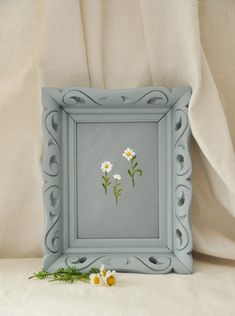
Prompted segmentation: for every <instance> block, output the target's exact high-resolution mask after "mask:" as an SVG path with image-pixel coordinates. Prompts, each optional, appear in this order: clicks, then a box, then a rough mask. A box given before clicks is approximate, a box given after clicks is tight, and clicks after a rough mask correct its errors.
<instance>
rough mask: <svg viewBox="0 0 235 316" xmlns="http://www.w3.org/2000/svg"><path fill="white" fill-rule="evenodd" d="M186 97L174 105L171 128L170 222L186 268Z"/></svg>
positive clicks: (188, 251) (189, 193)
mask: <svg viewBox="0 0 235 316" xmlns="http://www.w3.org/2000/svg"><path fill="white" fill-rule="evenodd" d="M188 101H189V98H184V97H182V100H181V101H180V102H178V104H176V105H175V106H174V108H173V120H174V122H173V128H174V149H173V159H174V160H175V163H174V166H175V168H174V172H175V173H174V187H173V205H174V210H173V217H174V218H173V222H174V232H173V234H174V254H175V255H176V257H178V258H179V259H183V260H182V261H183V263H184V264H185V265H186V268H188V269H191V266H192V255H191V253H192V237H191V235H192V232H191V224H190V208H191V200H192V185H191V174H192V165H191V157H190V148H189V146H190V126H189V122H188V114H187V112H188Z"/></svg>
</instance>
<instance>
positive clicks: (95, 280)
mask: <svg viewBox="0 0 235 316" xmlns="http://www.w3.org/2000/svg"><path fill="white" fill-rule="evenodd" d="M90 283H91V284H93V285H103V284H104V285H108V286H113V285H116V284H117V278H116V271H114V270H113V271H111V270H107V269H106V268H105V266H104V265H103V264H102V265H101V267H100V272H99V273H93V274H91V275H90Z"/></svg>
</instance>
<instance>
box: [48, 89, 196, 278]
mask: <svg viewBox="0 0 235 316" xmlns="http://www.w3.org/2000/svg"><path fill="white" fill-rule="evenodd" d="M190 97H191V87H189V86H180V87H176V88H174V89H169V88H164V87H146V88H136V89H128V90H103V89H93V88H66V89H64V90H61V89H57V88H49V87H45V88H42V103H43V107H44V111H43V131H44V156H43V178H44V187H43V197H44V210H45V230H44V237H43V250H44V259H43V268H44V269H45V270H48V271H53V270H55V269H57V268H60V267H68V266H73V267H76V268H77V269H78V270H80V271H84V272H86V271H88V270H89V269H90V268H91V267H100V265H101V264H102V263H103V264H105V265H106V266H107V267H108V268H110V269H115V270H117V271H121V272H143V273H169V272H176V273H182V274H189V273H191V272H192V255H191V252H192V232H191V219H190V208H191V199H192V186H191V173H192V165H191V158H190V149H189V144H190V126H189V121H188V115H187V112H188V104H189V100H190ZM130 121H131V122H157V124H158V132H159V139H158V141H159V147H160V149H161V150H160V151H159V169H158V170H159V179H161V181H162V182H161V185H160V187H161V190H162V191H161V192H160V194H159V198H160V202H159V203H160V210H161V211H160V213H159V220H160V227H159V229H160V233H159V238H158V239H157V240H155V239H154V238H152V239H149V240H146V239H145V240H142V239H141V238H137V239H135V240H127V239H125V240H122V239H115V240H109V239H103V240H95V239H90V240H89V239H88V240H86V241H84V240H78V239H76V238H75V231H74V230H73V228H72V227H73V226H74V225H73V216H74V215H73V214H74V212H75V210H76V199H75V186H76V181H75V176H74V174H75V168H76V164H75V162H74V161H75V159H74V156H75V151H74V150H75V149H74V148H75V147H74V144H75V142H76V137H77V134H76V126H77V125H76V124H77V123H78V122H130Z"/></svg>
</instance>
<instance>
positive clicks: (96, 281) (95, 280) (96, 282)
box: [94, 275, 100, 284]
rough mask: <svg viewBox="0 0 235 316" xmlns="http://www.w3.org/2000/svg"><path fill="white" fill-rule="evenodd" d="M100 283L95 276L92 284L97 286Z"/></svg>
mask: <svg viewBox="0 0 235 316" xmlns="http://www.w3.org/2000/svg"><path fill="white" fill-rule="evenodd" d="M99 283H100V278H99V277H98V276H97V275H96V276H95V277H94V284H99Z"/></svg>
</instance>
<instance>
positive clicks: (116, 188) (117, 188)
mask: <svg viewBox="0 0 235 316" xmlns="http://www.w3.org/2000/svg"><path fill="white" fill-rule="evenodd" d="M121 192H122V187H121V183H120V182H119V180H115V182H114V186H113V194H114V197H115V202H116V205H118V198H119V197H120V195H121Z"/></svg>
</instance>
